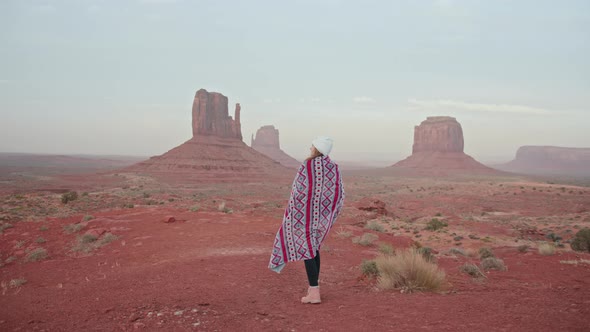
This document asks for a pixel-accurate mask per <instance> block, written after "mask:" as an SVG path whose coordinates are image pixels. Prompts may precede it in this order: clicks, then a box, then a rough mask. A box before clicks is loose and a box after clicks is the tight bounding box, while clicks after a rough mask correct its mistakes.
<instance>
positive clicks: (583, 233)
mask: <svg viewBox="0 0 590 332" xmlns="http://www.w3.org/2000/svg"><path fill="white" fill-rule="evenodd" d="M570 246H571V247H572V249H573V250H575V251H584V252H590V228H582V229H581V230H579V231H578V232H577V233H576V235H575V236H574V238H573V240H572V242H571V244H570Z"/></svg>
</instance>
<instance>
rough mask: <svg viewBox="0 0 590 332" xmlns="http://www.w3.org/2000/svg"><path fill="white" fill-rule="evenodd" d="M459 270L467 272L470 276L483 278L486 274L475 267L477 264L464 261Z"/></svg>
mask: <svg viewBox="0 0 590 332" xmlns="http://www.w3.org/2000/svg"><path fill="white" fill-rule="evenodd" d="M459 270H460V271H461V272H463V273H467V274H468V275H470V276H472V277H473V278H482V277H483V278H485V277H486V275H485V274H484V273H483V272H482V271H481V270H480V269H479V267H477V265H475V264H473V263H465V264H463V265H462V266H461V267H460V268H459Z"/></svg>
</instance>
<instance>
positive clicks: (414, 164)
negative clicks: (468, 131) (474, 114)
mask: <svg viewBox="0 0 590 332" xmlns="http://www.w3.org/2000/svg"><path fill="white" fill-rule="evenodd" d="M463 148H464V139H463V129H462V128H461V124H460V123H459V122H458V121H457V120H456V119H455V118H453V117H449V116H433V117H428V118H427V119H426V120H424V121H422V123H421V124H420V125H419V126H416V127H414V145H413V147H412V155H411V156H409V157H408V158H406V159H404V160H402V161H400V162H398V163H396V164H395V165H393V166H392V167H393V168H394V169H397V170H406V171H416V172H417V173H420V174H424V175H441V174H449V173H465V174H472V173H484V174H493V173H496V172H497V171H496V170H494V169H492V168H489V167H487V166H485V165H483V164H481V163H479V162H478V161H476V160H475V159H473V158H472V157H470V156H469V155H467V154H465V153H464V152H463Z"/></svg>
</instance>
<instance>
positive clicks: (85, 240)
mask: <svg viewBox="0 0 590 332" xmlns="http://www.w3.org/2000/svg"><path fill="white" fill-rule="evenodd" d="M96 240H98V237H96V236H95V235H92V234H84V235H82V236H81V237H80V238H79V241H80V242H81V243H91V242H94V241H96Z"/></svg>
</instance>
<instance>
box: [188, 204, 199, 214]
mask: <svg viewBox="0 0 590 332" xmlns="http://www.w3.org/2000/svg"><path fill="white" fill-rule="evenodd" d="M200 208H201V207H200V206H198V205H193V206H191V208H190V211H191V212H197V211H199V209H200Z"/></svg>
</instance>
